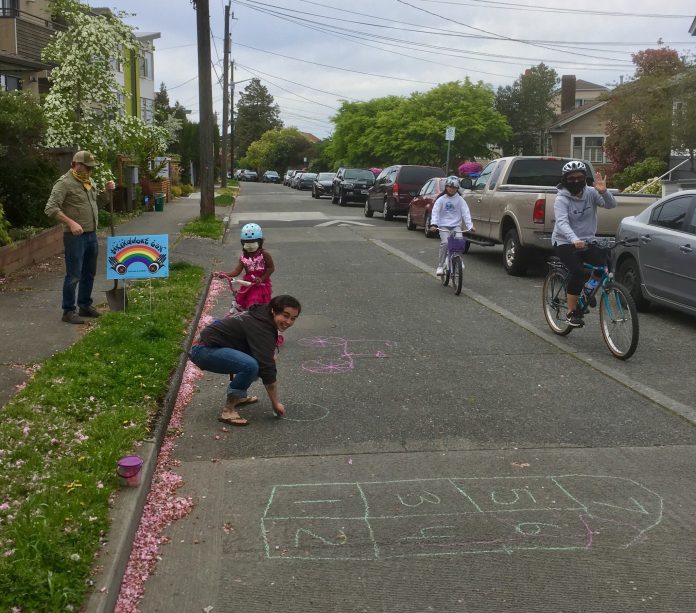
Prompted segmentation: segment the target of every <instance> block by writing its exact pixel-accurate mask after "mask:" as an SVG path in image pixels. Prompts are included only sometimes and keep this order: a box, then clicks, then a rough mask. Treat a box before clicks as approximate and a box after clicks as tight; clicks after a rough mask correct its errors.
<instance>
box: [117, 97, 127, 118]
mask: <svg viewBox="0 0 696 613" xmlns="http://www.w3.org/2000/svg"><path fill="white" fill-rule="evenodd" d="M116 96H117V97H118V114H119V115H120V116H121V117H123V116H124V115H125V114H126V96H125V94H116Z"/></svg>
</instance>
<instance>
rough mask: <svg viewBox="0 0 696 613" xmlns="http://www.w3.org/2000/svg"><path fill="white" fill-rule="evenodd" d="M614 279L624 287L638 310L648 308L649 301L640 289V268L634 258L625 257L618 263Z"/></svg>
mask: <svg viewBox="0 0 696 613" xmlns="http://www.w3.org/2000/svg"><path fill="white" fill-rule="evenodd" d="M616 280H617V281H618V282H619V283H620V284H621V285H623V286H624V287H625V288H626V290H627V291H628V293H629V294H630V296H631V298H633V302H635V304H636V308H637V309H638V310H639V311H647V310H648V309H649V308H650V301H649V300H647V299H646V298H645V296H643V292H642V291H641V289H640V284H641V278H640V269H639V267H638V262H636V261H635V259H634V258H632V257H627V258H626V259H625V260H624V261H623V262H621V264H619V269H618V270H617V271H616Z"/></svg>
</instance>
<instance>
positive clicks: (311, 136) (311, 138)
mask: <svg viewBox="0 0 696 613" xmlns="http://www.w3.org/2000/svg"><path fill="white" fill-rule="evenodd" d="M300 134H302V135H303V136H304V137H305V138H306V139H307V140H308V141H310V142H312V143H318V142H319V141H320V140H321V138H319V137H318V136H314V134H312V133H311V132H300Z"/></svg>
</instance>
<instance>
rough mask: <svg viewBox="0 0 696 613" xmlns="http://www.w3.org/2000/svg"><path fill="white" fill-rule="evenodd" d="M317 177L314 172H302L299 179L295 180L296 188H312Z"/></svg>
mask: <svg viewBox="0 0 696 613" xmlns="http://www.w3.org/2000/svg"><path fill="white" fill-rule="evenodd" d="M316 178H317V173H316V172H303V173H302V176H301V177H300V179H299V180H298V181H297V189H312V186H313V185H314V179H316Z"/></svg>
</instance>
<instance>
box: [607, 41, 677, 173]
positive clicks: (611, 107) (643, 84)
mask: <svg viewBox="0 0 696 613" xmlns="http://www.w3.org/2000/svg"><path fill="white" fill-rule="evenodd" d="M632 58H633V63H634V64H635V66H636V70H635V74H634V75H633V78H632V79H631V80H630V81H628V82H626V83H624V84H622V85H620V86H618V87H616V88H615V89H614V90H612V91H611V92H610V93H609V95H608V97H607V100H608V104H607V105H606V106H605V107H604V111H605V117H606V121H607V138H606V142H605V151H606V153H607V155H608V157H609V158H610V159H611V161H612V165H613V169H614V171H615V172H620V171H622V170H624V168H627V167H628V166H632V165H633V164H635V163H636V162H639V161H640V160H642V159H644V158H646V157H655V158H658V159H661V160H664V161H665V162H668V161H669V157H670V151H671V149H672V145H673V141H674V137H673V133H674V125H673V120H674V117H673V106H674V99H675V92H676V91H677V90H678V88H676V89H675V84H676V83H677V82H678V78H677V77H678V76H679V75H681V74H683V73H685V72H686V71H688V69H689V67H688V65H687V63H686V62H685V61H684V60H683V59H682V58H680V57H679V54H678V53H677V52H676V51H675V50H674V49H669V48H660V49H645V50H643V51H639V52H638V53H635V54H633V56H632ZM683 93H684V92H682V94H683Z"/></svg>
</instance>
